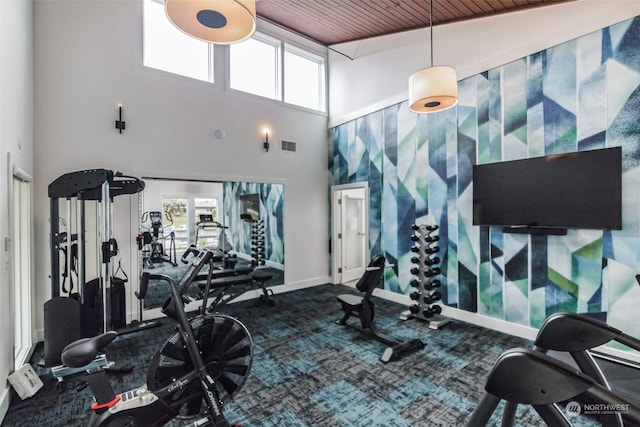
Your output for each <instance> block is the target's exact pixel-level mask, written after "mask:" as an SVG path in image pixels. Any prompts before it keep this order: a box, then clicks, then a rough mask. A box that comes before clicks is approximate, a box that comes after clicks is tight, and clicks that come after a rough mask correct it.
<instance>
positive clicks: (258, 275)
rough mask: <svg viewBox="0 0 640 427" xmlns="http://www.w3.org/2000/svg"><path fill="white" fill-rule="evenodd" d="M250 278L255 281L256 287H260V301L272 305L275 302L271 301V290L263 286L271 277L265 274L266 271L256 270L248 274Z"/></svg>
mask: <svg viewBox="0 0 640 427" xmlns="http://www.w3.org/2000/svg"><path fill="white" fill-rule="evenodd" d="M250 276H251V277H253V280H255V281H256V283H257V284H258V286H260V289H261V290H262V295H260V299H261V300H262V301H264V302H267V303H269V304H271V305H274V304H275V302H274V301H273V299H271V296H273V291H272V290H271V289H267V287H266V286H265V285H266V283H267V281H269V280H271V278H272V277H273V275H272V274H271V273H269V272H267V271H266V270H261V269H258V270H253V271H252V272H251V273H250Z"/></svg>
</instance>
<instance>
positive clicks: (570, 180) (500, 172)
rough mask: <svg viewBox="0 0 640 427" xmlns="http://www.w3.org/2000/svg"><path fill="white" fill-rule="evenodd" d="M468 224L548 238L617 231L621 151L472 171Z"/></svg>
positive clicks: (532, 160) (555, 157)
mask: <svg viewBox="0 0 640 427" xmlns="http://www.w3.org/2000/svg"><path fill="white" fill-rule="evenodd" d="M473 224H474V225H486V226H502V227H505V231H511V232H525V233H526V232H536V230H548V231H550V232H549V234H556V233H553V232H552V231H553V230H562V229H564V230H565V232H566V229H567V228H581V229H614V230H619V229H621V228H622V150H621V148H620V147H614V148H605V149H599V150H589V151H579V152H574V153H566V154H557V155H550V156H545V157H534V158H530V159H522V160H512V161H506V162H498V163H488V164H482V165H475V166H473Z"/></svg>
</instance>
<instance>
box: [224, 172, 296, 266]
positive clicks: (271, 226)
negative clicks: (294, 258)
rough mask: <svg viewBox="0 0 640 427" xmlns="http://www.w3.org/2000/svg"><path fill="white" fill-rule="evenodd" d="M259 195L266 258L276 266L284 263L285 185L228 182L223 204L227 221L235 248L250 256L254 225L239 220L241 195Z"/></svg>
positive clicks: (232, 244)
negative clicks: (252, 226)
mask: <svg viewBox="0 0 640 427" xmlns="http://www.w3.org/2000/svg"><path fill="white" fill-rule="evenodd" d="M249 194H257V195H258V197H259V200H260V220H262V222H263V224H264V233H265V260H266V261H268V262H269V263H271V264H272V265H273V266H284V223H283V220H284V185H282V184H272V183H260V182H235V181H225V182H224V185H223V206H224V218H225V224H227V225H228V227H229V230H228V231H229V232H228V233H227V235H228V236H229V239H230V242H229V243H231V246H232V247H233V250H234V251H236V252H238V253H241V254H245V255H247V256H249V257H250V256H251V224H250V223H249V222H247V221H244V220H242V219H240V215H241V214H242V202H241V199H240V198H241V196H246V195H249Z"/></svg>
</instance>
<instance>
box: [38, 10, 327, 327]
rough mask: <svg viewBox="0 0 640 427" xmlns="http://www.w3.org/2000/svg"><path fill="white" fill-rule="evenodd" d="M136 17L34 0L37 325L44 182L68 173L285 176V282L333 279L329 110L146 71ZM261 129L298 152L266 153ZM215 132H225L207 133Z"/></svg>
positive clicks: (277, 179) (44, 271)
mask: <svg viewBox="0 0 640 427" xmlns="http://www.w3.org/2000/svg"><path fill="white" fill-rule="evenodd" d="M141 20H142V7H141V2H140V1H135V0H121V1H112V0H93V1H75V0H60V1H45V0H36V1H35V3H34V37H35V94H36V97H35V119H36V120H35V139H36V154H35V170H36V172H35V179H36V186H35V200H36V201H35V203H36V206H35V207H36V211H37V212H39V215H38V216H37V218H36V243H35V244H36V250H37V253H36V272H35V274H36V288H37V289H36V305H35V307H36V310H37V319H36V327H37V328H39V329H42V328H43V319H42V305H43V303H44V302H45V301H46V300H47V299H48V298H49V297H50V284H49V278H48V274H49V271H50V267H49V259H48V257H49V243H48V240H47V239H48V233H49V224H48V214H47V213H48V198H47V185H48V183H49V182H51V181H52V180H53V179H55V178H57V177H58V176H60V175H61V174H63V173H66V172H70V171H76V170H82V169H89V168H107V169H118V170H121V171H123V172H125V173H126V174H131V175H136V176H154V177H169V178H178V179H179V178H183V179H201V180H218V181H223V180H238V181H261V182H274V183H282V184H284V187H285V200H286V203H285V218H284V221H285V253H287V259H286V263H287V270H286V277H285V281H286V283H287V284H286V286H288V287H290V288H295V287H299V286H304V285H307V284H317V283H324V282H326V281H327V280H328V267H327V266H328V249H327V248H328V243H327V241H328V238H327V230H326V228H327V227H326V225H325V224H327V223H328V219H327V218H328V208H327V199H328V195H327V194H328V190H327V182H328V174H327V165H326V158H327V117H326V116H324V115H321V114H316V113H309V112H305V111H302V110H299V109H295V108H292V107H286V106H283V105H281V104H277V103H274V102H272V101H269V100H264V99H260V98H257V97H253V96H248V95H244V94H237V93H236V94H234V93H229V92H225V91H223V90H218V89H216V88H213V87H210V86H209V85H206V84H203V83H201V82H193V81H189V80H187V79H179V78H173V77H171V76H168V75H165V74H162V73H159V72H151V71H149V70H146V69H144V68H143V67H142V66H141V57H142V47H141V46H142V27H141ZM259 28H260V27H259ZM118 103H122V104H123V105H124V109H123V116H124V117H123V119H124V120H125V121H126V130H125V131H124V133H123V134H122V135H120V134H119V133H118V132H117V130H116V129H115V127H114V126H115V125H114V120H115V119H116V114H117V110H116V105H117V104H118ZM264 126H268V127H269V128H270V129H271V134H270V137H272V140H273V141H279V140H280V139H285V140H290V141H295V142H297V143H298V151H297V153H289V152H282V151H280V149H279V148H277V147H275V146H276V144H273V145H272V147H273V148H272V150H270V151H269V152H268V153H265V152H264V150H263V149H262V139H263V134H262V129H263V127H264ZM218 128H220V129H224V130H225V132H226V137H225V138H224V139H223V140H218V139H216V138H215V137H214V131H215V130H216V129H218ZM117 202H118V201H117V200H116V203H117ZM115 226H116V227H119V226H121V224H115ZM127 226H128V225H127V224H122V227H127ZM122 227H121V228H122ZM133 237H134V236H131V241H130V242H131V245H133V243H134V242H133ZM123 244H124V242H123V241H122V240H120V241H119V246H120V247H122V246H123ZM283 288H284V289H286V287H283Z"/></svg>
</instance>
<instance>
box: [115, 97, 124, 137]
mask: <svg viewBox="0 0 640 427" xmlns="http://www.w3.org/2000/svg"><path fill="white" fill-rule="evenodd" d="M125 124H126V123H125V122H124V121H123V120H122V104H118V120H116V129H118V130H119V131H120V133H122V131H123V130H124V129H125Z"/></svg>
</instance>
